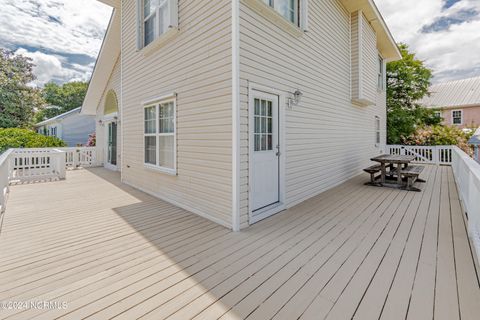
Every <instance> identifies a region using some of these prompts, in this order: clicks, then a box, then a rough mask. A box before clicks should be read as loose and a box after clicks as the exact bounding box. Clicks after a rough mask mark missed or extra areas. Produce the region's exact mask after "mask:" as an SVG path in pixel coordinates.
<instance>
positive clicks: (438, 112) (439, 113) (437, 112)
mask: <svg viewBox="0 0 480 320" xmlns="http://www.w3.org/2000/svg"><path fill="white" fill-rule="evenodd" d="M433 115H434V116H435V117H437V118H441V117H442V113H441V112H440V111H434V112H433Z"/></svg>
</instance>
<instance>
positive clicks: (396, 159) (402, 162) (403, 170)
mask: <svg viewBox="0 0 480 320" xmlns="http://www.w3.org/2000/svg"><path fill="white" fill-rule="evenodd" d="M370 160H372V161H375V162H378V163H380V174H381V175H380V185H381V186H386V187H392V188H404V187H405V184H404V181H403V179H404V177H405V176H406V175H408V174H409V173H410V172H411V171H412V170H414V171H415V170H416V169H420V171H419V173H420V172H421V169H423V168H422V167H419V168H418V167H415V166H409V164H410V162H412V161H414V160H415V156H413V155H392V154H383V155H380V156H377V157H375V158H372V159H370ZM395 165H396V168H395V167H394V166H395ZM387 166H388V167H389V169H390V170H389V171H388V172H387ZM419 173H418V174H416V178H415V181H417V182H425V180H422V179H418V175H419ZM414 175H415V173H414ZM387 180H388V182H387ZM409 182H410V181H409ZM407 187H410V183H409V184H408V185H407ZM411 189H414V188H411Z"/></svg>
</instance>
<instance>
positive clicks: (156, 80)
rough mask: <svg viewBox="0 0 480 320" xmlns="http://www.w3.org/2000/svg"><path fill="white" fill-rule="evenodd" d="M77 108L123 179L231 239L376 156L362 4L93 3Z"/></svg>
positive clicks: (372, 23) (375, 102) (376, 52)
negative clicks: (94, 23)
mask: <svg viewBox="0 0 480 320" xmlns="http://www.w3.org/2000/svg"><path fill="white" fill-rule="evenodd" d="M101 1H102V2H104V3H107V4H109V5H111V6H112V7H113V8H114V10H113V14H112V18H111V21H110V25H109V28H108V31H107V35H106V38H105V40H104V43H103V46H102V50H101V52H100V55H99V58H98V61H97V64H96V67H95V70H94V74H93V76H92V79H91V82H90V87H89V90H88V93H87V96H86V99H85V102H84V106H83V109H82V112H83V113H84V114H91V115H95V116H96V130H97V146H98V149H99V150H98V151H99V152H101V153H102V154H103V155H104V156H105V164H106V166H107V167H109V168H112V169H116V170H120V171H121V177H122V181H123V182H124V183H126V184H128V185H131V186H134V187H136V188H138V189H141V190H143V191H145V192H147V193H150V194H153V195H155V196H157V197H159V198H161V199H164V200H166V201H169V202H171V203H173V204H176V205H178V206H180V207H182V208H185V209H187V210H189V211H192V212H194V213H197V214H199V215H201V216H203V217H206V218H208V219H210V220H213V221H215V222H217V223H220V224H222V225H224V226H225V227H228V228H231V229H233V230H240V229H242V228H245V227H247V226H248V225H250V224H252V223H255V222H256V221H259V220H261V219H264V218H266V217H268V216H270V215H272V214H275V213H278V212H280V211H282V210H284V209H286V208H289V207H292V206H294V205H296V204H298V203H300V202H302V201H305V200H307V199H309V198H311V197H313V196H315V195H317V194H319V193H321V192H323V191H325V190H327V189H330V188H332V187H333V186H336V185H338V184H340V183H342V182H344V181H346V180H348V179H350V178H351V177H352V176H355V175H357V174H359V173H360V172H361V169H362V168H363V167H364V166H365V165H366V164H367V163H368V162H369V158H370V157H372V156H374V155H376V154H379V153H382V152H384V151H385V150H384V148H385V138H386V137H385V131H386V130H385V126H386V121H385V117H386V106H385V103H386V102H385V100H386V97H385V63H386V62H388V61H392V60H396V59H400V57H401V56H400V53H399V51H398V48H397V46H396V44H395V42H394V40H393V38H392V36H391V34H390V32H389V30H388V28H387V26H386V24H385V22H384V20H383V18H382V16H381V15H380V13H379V11H378V9H377V7H376V6H375V4H374V2H373V1H372V0H355V1H353V0H163V1H153V0H152V1H148V0H138V1H126V0H124V1H121V0H101Z"/></svg>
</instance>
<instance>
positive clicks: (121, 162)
mask: <svg viewBox="0 0 480 320" xmlns="http://www.w3.org/2000/svg"><path fill="white" fill-rule="evenodd" d="M115 10H117V9H115ZM119 14H120V106H119V110H118V111H119V112H120V149H121V150H120V181H121V182H123V170H122V167H123V165H124V164H125V162H124V161H125V157H124V156H123V155H124V153H125V151H124V150H125V148H124V147H123V145H124V143H123V137H124V134H123V131H124V128H125V126H124V123H123V16H122V15H123V1H122V0H121V1H120V13H119ZM117 128H118V125H117ZM117 157H118V156H117ZM117 162H118V160H117ZM117 165H118V163H117Z"/></svg>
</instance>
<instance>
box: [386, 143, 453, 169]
mask: <svg viewBox="0 0 480 320" xmlns="http://www.w3.org/2000/svg"><path fill="white" fill-rule="evenodd" d="M452 152H453V147H452V146H403V145H387V153H389V154H396V155H412V156H415V162H418V163H427V164H444V165H450V164H452Z"/></svg>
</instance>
